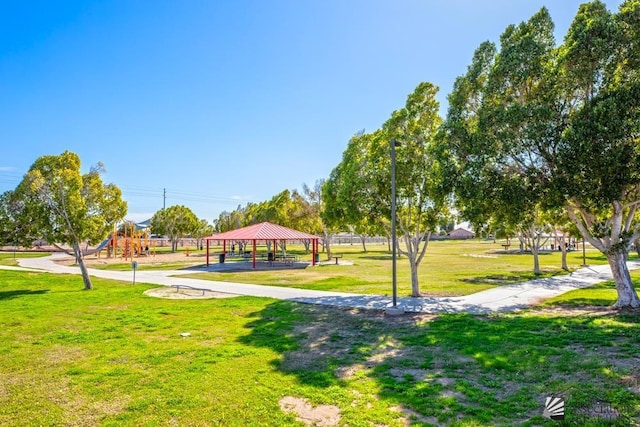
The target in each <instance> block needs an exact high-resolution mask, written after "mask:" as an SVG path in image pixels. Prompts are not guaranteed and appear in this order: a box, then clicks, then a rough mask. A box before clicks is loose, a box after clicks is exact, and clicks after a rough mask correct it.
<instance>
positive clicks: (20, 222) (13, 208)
mask: <svg viewBox="0 0 640 427" xmlns="http://www.w3.org/2000/svg"><path fill="white" fill-rule="evenodd" d="M25 213H26V211H25V206H24V200H21V199H20V197H19V195H18V194H17V193H16V192H15V191H6V192H4V193H3V194H2V195H0V246H7V245H13V246H24V247H31V245H32V244H33V242H34V240H36V239H38V237H39V235H37V234H34V232H33V231H32V230H31V224H30V222H29V220H28V217H25Z"/></svg>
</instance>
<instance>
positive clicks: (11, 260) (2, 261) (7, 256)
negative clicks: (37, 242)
mask: <svg viewBox="0 0 640 427" xmlns="http://www.w3.org/2000/svg"><path fill="white" fill-rule="evenodd" d="M47 255H51V254H50V253H47V252H16V253H14V252H0V265H9V266H14V267H15V266H17V265H18V259H20V258H37V257H42V256H47Z"/></svg>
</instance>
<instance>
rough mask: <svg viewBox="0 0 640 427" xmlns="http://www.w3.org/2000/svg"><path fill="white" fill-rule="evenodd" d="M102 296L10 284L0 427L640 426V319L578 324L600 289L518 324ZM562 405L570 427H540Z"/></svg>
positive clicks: (100, 286)
mask: <svg viewBox="0 0 640 427" xmlns="http://www.w3.org/2000/svg"><path fill="white" fill-rule="evenodd" d="M634 277H635V279H636V280H638V278H639V277H640V276H638V275H634ZM636 283H637V282H636ZM94 285H95V290H93V291H83V290H81V289H82V281H81V278H80V277H79V276H67V275H50V274H45V273H27V272H15V271H0V378H2V381H0V408H2V409H1V410H0V425H12V426H13V425H17V426H31V425H105V426H116V425H117V426H120V425H131V426H133V425H136V426H138V425H158V426H160V425H189V426H196V425H219V426H254V425H255V426H291V425H304V424H303V423H301V422H299V421H296V417H295V415H294V414H292V413H287V412H285V411H283V410H282V409H281V407H280V404H279V402H280V401H281V399H283V398H284V397H286V396H289V397H294V398H299V399H306V401H307V402H309V403H310V404H312V405H323V404H325V405H335V406H336V407H337V408H338V410H339V411H340V416H341V418H340V421H339V425H349V426H383V425H384V426H404V425H407V424H409V423H410V424H411V425H421V426H426V425H451V426H494V425H504V426H512V425H548V426H555V425H574V426H583V425H587V426H589V425H619V426H629V425H634V424H635V425H637V424H638V423H639V422H640V420H639V418H638V417H639V416H640V363H639V362H640V359H639V358H638V348H639V346H640V314H639V313H638V312H635V313H634V312H626V313H611V312H608V311H603V312H597V311H596V312H595V313H594V312H592V311H593V310H587V311H586V312H582V311H580V309H581V307H580V304H582V303H584V302H587V303H592V302H594V301H596V302H599V303H608V304H612V303H613V301H614V300H615V294H613V295H612V294H611V293H610V292H605V293H604V294H603V293H602V292H601V290H600V289H599V288H600V287H598V288H596V289H595V291H594V292H591V291H590V290H580V291H576V293H575V294H574V297H571V295H572V294H571V293H570V294H567V295H566V296H565V297H564V298H563V299H561V300H557V301H556V302H551V303H550V305H548V306H546V307H545V308H544V309H543V310H530V311H526V312H522V313H519V314H500V315H493V316H474V315H460V314H457V315H441V316H426V315H405V316H400V317H386V316H384V315H383V314H381V313H378V312H359V311H351V310H339V309H332V308H327V307H320V306H312V305H304V304H296V303H291V302H286V301H275V300H271V299H263V298H251V297H239V298H231V299H209V300H163V299H155V298H151V297H147V296H145V295H143V291H144V290H145V289H148V286H146V285H135V286H133V285H130V284H125V283H119V282H114V281H108V280H101V279H94ZM608 286H609V287H610V285H604V286H603V289H604V290H605V291H608V290H609V289H608ZM559 304H560V306H558V305H559ZM570 304H573V305H578V306H579V307H577V308H574V307H571V306H570ZM181 333H189V335H188V336H184V337H183V336H181V335H180V334H181ZM551 394H558V395H560V396H562V397H564V398H565V399H566V420H565V422H564V423H558V422H556V421H550V420H545V419H544V418H543V417H542V416H541V415H542V411H543V403H544V400H545V398H546V397H547V396H549V395H551ZM602 402H607V405H609V406H611V407H612V408H614V409H615V411H616V412H615V414H616V415H615V417H614V419H612V420H609V421H607V423H604V421H602V420H599V419H598V418H595V414H596V413H597V411H600V412H602V411H601V409H602V408H603V407H604V406H603V403H602ZM609 406H606V407H607V408H608V407H609ZM603 423H604V424H603Z"/></svg>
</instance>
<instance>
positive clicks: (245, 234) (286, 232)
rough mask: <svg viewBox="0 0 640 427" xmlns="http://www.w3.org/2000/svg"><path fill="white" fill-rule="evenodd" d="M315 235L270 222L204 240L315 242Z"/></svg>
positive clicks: (214, 235)
mask: <svg viewBox="0 0 640 427" xmlns="http://www.w3.org/2000/svg"><path fill="white" fill-rule="evenodd" d="M313 239H319V237H318V236H314V235H313V234H308V233H303V232H301V231H297V230H293V229H291V228H287V227H283V226H281V225H277V224H271V223H270V222H261V223H260V224H253V225H249V226H247V227H243V228H238V229H237V230H231V231H227V232H225V233H218V234H212V235H211V236H209V237H205V238H204V240H313Z"/></svg>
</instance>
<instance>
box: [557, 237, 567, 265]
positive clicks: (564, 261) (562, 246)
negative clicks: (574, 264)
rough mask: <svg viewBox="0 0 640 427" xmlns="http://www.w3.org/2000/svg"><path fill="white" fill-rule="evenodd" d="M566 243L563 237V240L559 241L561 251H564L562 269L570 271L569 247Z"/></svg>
mask: <svg viewBox="0 0 640 427" xmlns="http://www.w3.org/2000/svg"><path fill="white" fill-rule="evenodd" d="M565 243H566V238H565V237H563V238H562V239H559V245H560V250H561V251H562V269H563V270H567V271H568V270H569V266H568V265H567V245H566V244H565Z"/></svg>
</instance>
